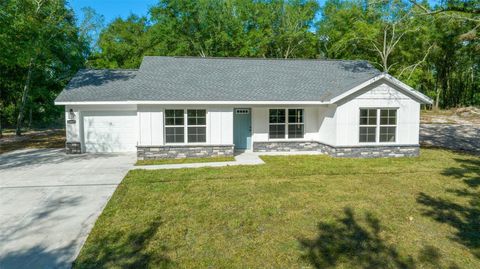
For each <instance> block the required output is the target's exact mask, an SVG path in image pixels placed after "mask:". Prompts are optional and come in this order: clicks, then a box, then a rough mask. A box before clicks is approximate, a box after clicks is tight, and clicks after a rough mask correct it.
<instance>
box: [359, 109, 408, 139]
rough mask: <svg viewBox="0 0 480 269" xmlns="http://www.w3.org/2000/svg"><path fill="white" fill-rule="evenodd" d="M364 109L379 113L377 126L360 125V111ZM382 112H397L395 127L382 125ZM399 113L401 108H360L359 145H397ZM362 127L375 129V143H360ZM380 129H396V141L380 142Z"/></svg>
mask: <svg viewBox="0 0 480 269" xmlns="http://www.w3.org/2000/svg"><path fill="white" fill-rule="evenodd" d="M362 109H374V110H376V111H377V118H376V124H375V125H365V124H360V111H361V110H362ZM381 110H396V111H397V112H396V115H395V125H380V118H381V116H380V113H381ZM398 112H399V108H398V107H360V108H359V109H358V117H357V119H358V128H357V132H358V140H357V141H358V143H359V144H362V145H378V144H381V145H388V144H396V143H397V140H398ZM360 127H375V142H360ZM380 127H395V141H393V142H389V141H387V142H380Z"/></svg>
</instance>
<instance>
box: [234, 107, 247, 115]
mask: <svg viewBox="0 0 480 269" xmlns="http://www.w3.org/2000/svg"><path fill="white" fill-rule="evenodd" d="M235 113H236V114H249V113H250V110H249V109H248V108H237V109H236V110H235Z"/></svg>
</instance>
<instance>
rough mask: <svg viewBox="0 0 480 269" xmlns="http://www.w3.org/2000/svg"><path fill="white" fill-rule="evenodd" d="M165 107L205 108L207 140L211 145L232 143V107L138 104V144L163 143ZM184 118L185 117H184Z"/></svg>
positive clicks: (152, 144) (151, 144) (155, 144)
mask: <svg viewBox="0 0 480 269" xmlns="http://www.w3.org/2000/svg"><path fill="white" fill-rule="evenodd" d="M165 109H205V110H206V111H207V133H206V134H207V142H206V143H205V144H212V145H217V144H221V145H231V144H233V107H218V106H211V107H183V106H180V105H179V106H172V107H162V106H154V105H152V106H144V105H142V106H138V119H139V120H138V124H139V128H138V130H139V143H138V144H139V145H142V146H160V145H164V139H165V138H164V112H165ZM185 120H186V119H185Z"/></svg>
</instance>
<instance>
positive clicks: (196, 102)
mask: <svg viewBox="0 0 480 269" xmlns="http://www.w3.org/2000/svg"><path fill="white" fill-rule="evenodd" d="M330 103H331V102H329V101H151V100H146V101H55V105H58V106H61V105H328V104H330Z"/></svg>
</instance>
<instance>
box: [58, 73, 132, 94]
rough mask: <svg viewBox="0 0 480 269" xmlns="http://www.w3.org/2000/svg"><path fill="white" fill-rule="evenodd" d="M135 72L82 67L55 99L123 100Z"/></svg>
mask: <svg viewBox="0 0 480 269" xmlns="http://www.w3.org/2000/svg"><path fill="white" fill-rule="evenodd" d="M136 74H137V71H136V70H108V69H82V70H80V71H78V73H77V74H76V75H75V76H74V77H73V78H72V79H71V80H70V82H69V83H68V85H67V87H65V89H64V90H63V91H62V92H61V93H60V95H58V97H57V99H56V100H55V101H56V102H83V101H125V100H126V99H128V96H129V95H130V91H131V89H132V82H133V79H134V78H135V76H136Z"/></svg>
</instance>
